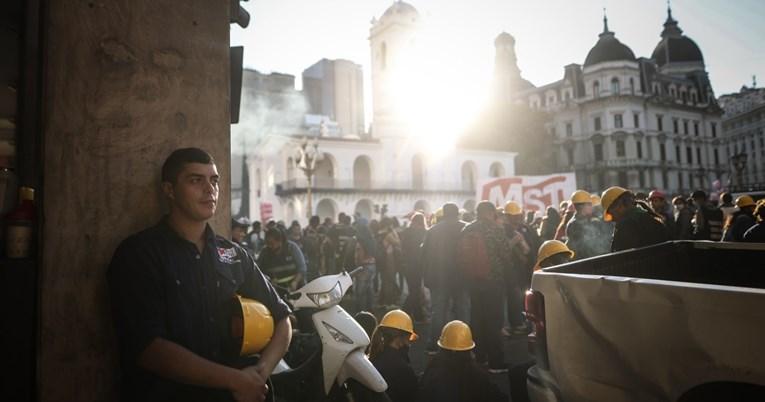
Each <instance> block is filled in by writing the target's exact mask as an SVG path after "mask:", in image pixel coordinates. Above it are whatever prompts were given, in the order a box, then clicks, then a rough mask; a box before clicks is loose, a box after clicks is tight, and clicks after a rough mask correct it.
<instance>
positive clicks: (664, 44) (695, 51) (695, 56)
mask: <svg viewBox="0 0 765 402" xmlns="http://www.w3.org/2000/svg"><path fill="white" fill-rule="evenodd" d="M651 58H652V59H654V60H656V64H658V65H659V66H663V65H665V64H667V63H678V62H680V63H686V62H701V63H703V62H704V56H703V55H702V54H701V49H699V47H698V45H696V42H694V41H693V40H692V39H691V38H689V37H687V36H682V37H679V38H664V39H662V40H661V42H659V44H658V45H656V49H654V50H653V54H652V55H651Z"/></svg>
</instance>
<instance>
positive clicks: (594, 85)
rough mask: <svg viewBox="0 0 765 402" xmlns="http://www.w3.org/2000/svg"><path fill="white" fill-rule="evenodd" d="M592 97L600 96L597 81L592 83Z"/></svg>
mask: <svg viewBox="0 0 765 402" xmlns="http://www.w3.org/2000/svg"><path fill="white" fill-rule="evenodd" d="M592 97H593V98H599V97H600V82H599V81H595V82H593V83H592Z"/></svg>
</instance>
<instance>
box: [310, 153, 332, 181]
mask: <svg viewBox="0 0 765 402" xmlns="http://www.w3.org/2000/svg"><path fill="white" fill-rule="evenodd" d="M313 183H314V185H315V186H317V187H322V188H333V187H334V184H335V162H334V158H333V157H332V155H330V154H328V153H324V155H323V157H322V159H321V160H319V161H318V162H316V169H315V170H314V174H313Z"/></svg>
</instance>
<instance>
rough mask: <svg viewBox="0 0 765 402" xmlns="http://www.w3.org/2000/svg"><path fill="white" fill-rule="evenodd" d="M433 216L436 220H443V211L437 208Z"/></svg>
mask: <svg viewBox="0 0 765 402" xmlns="http://www.w3.org/2000/svg"><path fill="white" fill-rule="evenodd" d="M433 214H434V215H435V216H436V218H443V217H444V209H443V208H438V209H437V210H436V212H434V213H433Z"/></svg>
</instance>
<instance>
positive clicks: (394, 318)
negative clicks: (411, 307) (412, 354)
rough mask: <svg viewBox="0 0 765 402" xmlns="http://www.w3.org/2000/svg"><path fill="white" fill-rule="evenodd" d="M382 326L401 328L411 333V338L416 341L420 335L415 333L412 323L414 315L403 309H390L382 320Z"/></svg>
mask: <svg viewBox="0 0 765 402" xmlns="http://www.w3.org/2000/svg"><path fill="white" fill-rule="evenodd" d="M380 326H381V327H387V328H395V329H400V330H402V331H404V332H408V333H409V340H410V341H416V340H417V338H418V336H417V334H415V333H414V325H413V324H412V317H409V314H407V313H405V312H404V311H402V310H391V311H388V313H387V314H385V315H384V316H383V318H382V320H380Z"/></svg>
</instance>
